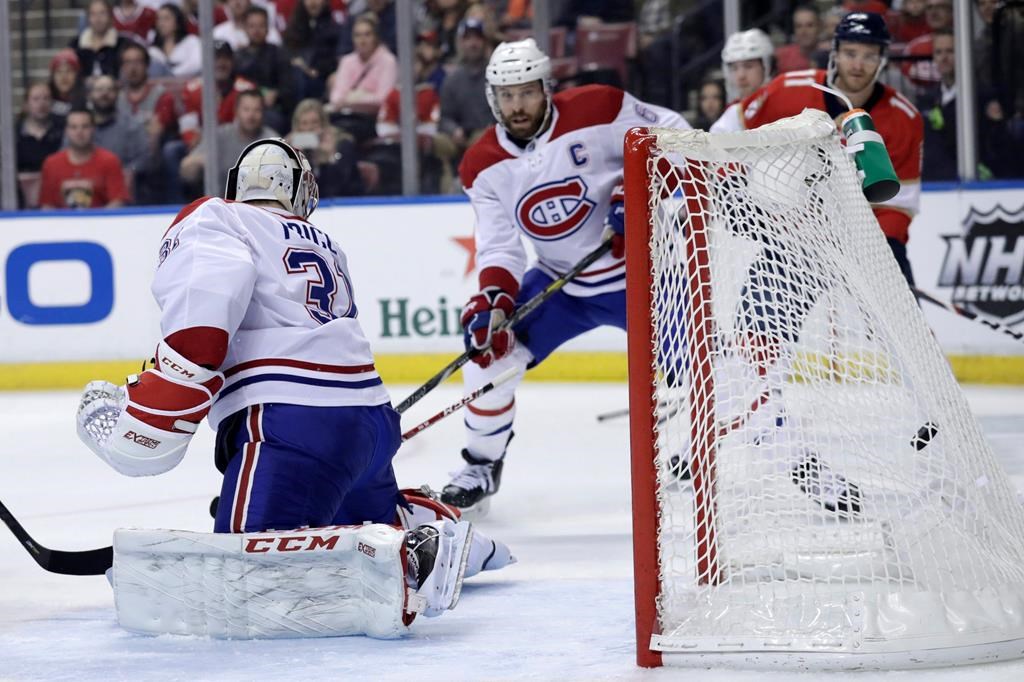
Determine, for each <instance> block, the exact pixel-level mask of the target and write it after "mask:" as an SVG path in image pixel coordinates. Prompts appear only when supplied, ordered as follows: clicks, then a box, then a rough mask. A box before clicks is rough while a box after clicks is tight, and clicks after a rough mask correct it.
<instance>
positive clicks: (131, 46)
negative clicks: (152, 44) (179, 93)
mask: <svg viewBox="0 0 1024 682" xmlns="http://www.w3.org/2000/svg"><path fill="white" fill-rule="evenodd" d="M120 62H121V93H120V94H119V95H118V96H117V108H118V110H119V111H120V112H122V113H123V114H125V115H128V116H133V117H135V118H136V119H137V120H138V121H139V122H140V123H142V124H143V125H147V124H148V123H149V122H150V121H152V120H155V116H154V114H155V113H156V103H157V101H158V100H159V99H160V96H161V95H163V94H164V92H165V91H166V89H165V88H164V86H163V85H161V84H159V83H154V82H152V81H150V80H149V50H147V49H146V48H145V47H143V46H142V45H140V44H138V43H128V44H127V45H125V46H124V49H123V50H121V59H120Z"/></svg>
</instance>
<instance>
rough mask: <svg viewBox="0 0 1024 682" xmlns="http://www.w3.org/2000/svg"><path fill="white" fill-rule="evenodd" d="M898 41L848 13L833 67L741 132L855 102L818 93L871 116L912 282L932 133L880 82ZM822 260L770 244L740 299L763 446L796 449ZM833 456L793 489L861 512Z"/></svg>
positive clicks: (766, 96)
mask: <svg viewBox="0 0 1024 682" xmlns="http://www.w3.org/2000/svg"><path fill="white" fill-rule="evenodd" d="M889 42H890V37H889V32H888V30H887V28H886V26H885V21H884V19H883V18H882V17H881V15H879V14H873V13H870V12H854V13H852V14H848V15H847V16H846V17H844V18H843V19H842V21H840V23H839V25H838V26H837V27H836V32H835V36H834V38H833V42H832V51H831V53H830V55H829V64H828V69H827V70H826V71H822V70H818V69H808V70H805V71H791V72H788V73H785V74H782V75H781V76H778V77H777V78H775V79H773V80H772V81H771V82H770V83H768V85H766V86H764V87H763V88H761V89H760V90H758V91H757V92H755V93H753V94H752V95H750V96H748V97H746V98H744V99H743V100H742V101H741V102H740V105H739V112H738V113H739V116H738V117H735V119H734V120H735V126H734V129H740V128H757V127H759V126H762V125H765V124H767V123H771V122H773V121H777V120H779V119H782V118H786V117H789V116H795V115H796V114H799V113H800V112H801V111H803V110H804V109H807V108H811V109H819V110H822V111H825V112H827V113H828V114H829V115H830V116H831V117H832V118H835V119H839V117H840V116H841V115H842V114H844V113H846V111H847V110H848V108H849V107H848V106H847V104H846V102H844V101H843V100H842V98H841V97H840V96H837V95H836V94H833V93H829V92H825V91H823V90H822V89H820V87H819V86H824V87H828V88H831V89H833V90H834V91H838V93H840V94H841V95H843V96H845V97H846V98H847V99H849V101H850V104H852V106H853V107H855V108H857V107H859V108H861V109H864V110H866V111H868V112H869V113H870V115H871V117H872V119H873V120H874V124H875V127H876V129H877V131H878V133H879V134H880V135H881V136H882V139H883V140H884V142H885V144H886V147H887V148H888V151H889V154H890V157H891V159H892V162H893V166H894V168H895V170H896V174H897V176H898V178H899V180H900V185H901V187H900V191H899V193H898V194H897V195H896V196H895V197H893V198H892V199H890V200H888V201H886V202H883V203H879V204H874V205H873V209H874V214H875V217H876V219H877V220H878V223H879V225H880V226H881V228H882V231H883V232H884V233H885V236H886V239H887V241H888V243H889V246H890V248H891V250H892V253H893V256H894V257H895V259H896V261H897V263H898V264H899V267H900V269H901V271H902V272H903V275H904V276H905V277H906V279H907V281H908V282H909V283H910V284H913V277H912V275H911V271H910V263H909V262H908V260H907V250H906V243H907V237H908V234H909V227H910V221H911V219H912V217H913V215H914V214H915V213H916V212H917V208H918V204H919V202H920V178H921V149H922V144H923V138H924V126H923V121H922V119H921V115H920V114H919V113H918V112H917V109H915V108H914V106H913V105H912V104H911V103H910V102H909V101H908V100H907V99H906V98H905V97H903V95H901V94H899V93H898V92H896V91H895V90H893V89H892V88H891V87H888V86H886V85H882V84H881V83H878V76H879V74H880V73H881V72H882V70H883V69H884V68H885V65H886V49H887V47H888V45H889ZM717 125H718V124H716V126H717ZM814 260H815V254H814V253H813V252H810V251H808V252H806V253H796V252H783V251H780V250H779V249H777V248H776V247H774V246H773V245H772V244H770V243H765V244H763V245H762V249H761V252H760V255H759V256H758V257H757V258H755V259H754V261H753V262H752V263H751V265H750V267H749V270H748V272H747V276H746V281H745V284H744V286H743V291H742V292H741V294H740V302H739V306H738V310H737V315H738V318H739V319H738V321H737V328H738V330H740V334H741V338H742V339H743V341H742V342H741V345H742V348H743V350H742V351H741V355H742V356H745V360H746V363H748V364H749V365H750V366H752V369H754V370H755V371H756V373H757V375H758V376H759V377H760V382H761V384H762V385H761V388H762V390H763V391H765V392H767V395H768V396H769V399H768V401H767V402H766V403H764V405H763V406H761V407H760V409H759V410H757V411H756V413H755V414H754V415H753V416H752V418H751V421H750V422H749V424H750V429H751V432H752V433H758V436H757V439H758V441H759V442H761V443H770V444H771V445H772V447H775V448H787V447H790V446H789V444H788V442H789V440H790V435H789V434H790V431H791V429H790V428H789V417H788V415H787V413H786V410H785V408H784V405H785V403H784V402H783V400H782V398H781V395H782V388H783V386H784V385H785V384H786V383H787V382H788V381H789V380H790V378H791V377H790V374H791V369H792V362H793V359H792V357H793V355H794V352H793V350H792V345H793V344H794V343H796V342H797V341H798V339H799V336H800V333H801V329H802V327H803V323H804V320H805V319H806V318H807V316H808V314H809V313H810V312H811V309H812V307H813V306H814V305H815V303H816V301H817V299H818V297H819V296H820V295H821V293H822V292H823V291H826V290H827V288H828V285H827V283H826V282H824V281H822V280H821V279H820V278H819V277H818V276H817V275H816V274H815V272H816V269H815V268H814V267H813V263H814ZM829 454H830V453H826V452H822V453H814V452H810V451H807V452H803V453H801V454H800V456H799V458H797V459H796V461H795V462H794V465H793V469H792V477H793V482H794V483H795V484H797V485H798V486H799V487H800V488H801V489H802V490H804V491H805V492H809V494H810V493H812V492H813V494H812V497H813V498H815V499H817V500H818V501H819V502H820V503H821V504H822V506H824V507H825V508H826V509H828V510H831V511H839V512H842V513H847V514H857V513H859V512H860V509H861V493H860V490H859V488H858V487H857V486H856V485H855V484H853V483H851V482H849V481H848V480H846V478H845V477H844V476H842V475H840V474H838V473H836V472H834V471H833V470H832V469H831V467H830V466H829V464H828V456H829Z"/></svg>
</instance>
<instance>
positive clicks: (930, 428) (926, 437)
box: [910, 422, 939, 452]
mask: <svg viewBox="0 0 1024 682" xmlns="http://www.w3.org/2000/svg"><path fill="white" fill-rule="evenodd" d="M938 432H939V427H938V426H936V425H935V424H934V423H932V422H925V423H924V426H922V427H921V428H919V429H918V430H917V435H915V436H914V437H913V438H911V439H910V444H911V445H913V446H914V449H915V450H917V451H919V452H920V451H921V450H924V449H925V448H926V447H928V444H929V443H931V442H932V438H934V437H935V434H937V433H938Z"/></svg>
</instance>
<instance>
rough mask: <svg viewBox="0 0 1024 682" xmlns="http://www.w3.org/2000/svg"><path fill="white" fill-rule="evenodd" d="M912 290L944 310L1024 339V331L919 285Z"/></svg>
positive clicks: (1015, 337)
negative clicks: (959, 304) (1007, 325)
mask: <svg viewBox="0 0 1024 682" xmlns="http://www.w3.org/2000/svg"><path fill="white" fill-rule="evenodd" d="M910 290H911V291H912V292H914V296H917V298H918V300H925V301H928V302H929V303H931V304H932V305H935V306H938V307H939V308H942V309H943V310H948V311H949V312H951V313H953V314H954V315H959V316H961V317H966V318H967V319H968V320H974V321H975V322H979V323H981V324H983V325H985V326H986V327H988V328H989V329H991V330H993V331H997V332H1002V333H1003V334H1006V335H1007V336H1011V337H1013V338H1014V339H1015V340H1017V341H1024V332H1015V331H1013V330H1012V329H1010V328H1009V327H1004V326H1003V325H1001V324H999V323H998V322H992V321H991V320H987V319H985V318H984V317H982V316H981V315H978V314H977V313H972V312H971V311H970V310H967V309H966V308H961V307H960V306H958V305H957V304H955V303H947V302H946V301H943V300H940V299H938V298H935V297H934V296H932V295H931V294H929V293H928V292H926V291H921V290H920V289H918V288H917V287H910Z"/></svg>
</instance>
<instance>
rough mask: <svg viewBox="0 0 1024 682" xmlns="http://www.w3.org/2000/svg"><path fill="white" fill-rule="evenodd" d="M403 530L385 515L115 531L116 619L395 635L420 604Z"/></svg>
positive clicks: (268, 634) (166, 628) (232, 632)
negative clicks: (358, 521)
mask: <svg viewBox="0 0 1024 682" xmlns="http://www.w3.org/2000/svg"><path fill="white" fill-rule="evenodd" d="M405 535H406V534H405V532H404V531H401V530H397V529H395V528H393V527H391V526H387V525H384V524H368V525H365V526H357V527H328V528H306V529H302V530H297V531H291V532H265V533H244V534H213V533H193V532H188V531H176V530H124V529H122V530H118V531H117V532H115V534H114V566H113V586H114V603H115V607H116V609H117V619H118V623H120V625H121V626H122V627H124V628H125V629H127V630H131V631H133V632H139V633H143V634H151V635H160V634H179V635H199V636H206V637H215V638H233V639H255V638H288V637H332V636H341V635H369V636H370V637H377V638H385V639H390V638H395V637H399V636H401V635H402V634H404V633H405V632H406V631H407V630H408V623H410V622H411V621H412V618H411V615H410V611H415V610H417V608H418V607H422V600H420V599H418V598H416V595H414V594H413V593H412V592H411V591H410V590H409V588H408V587H407V586H406V578H405V562H404V560H403V551H404V550H403V548H404V543H405ZM455 596H456V598H457V591H456V592H455Z"/></svg>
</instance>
